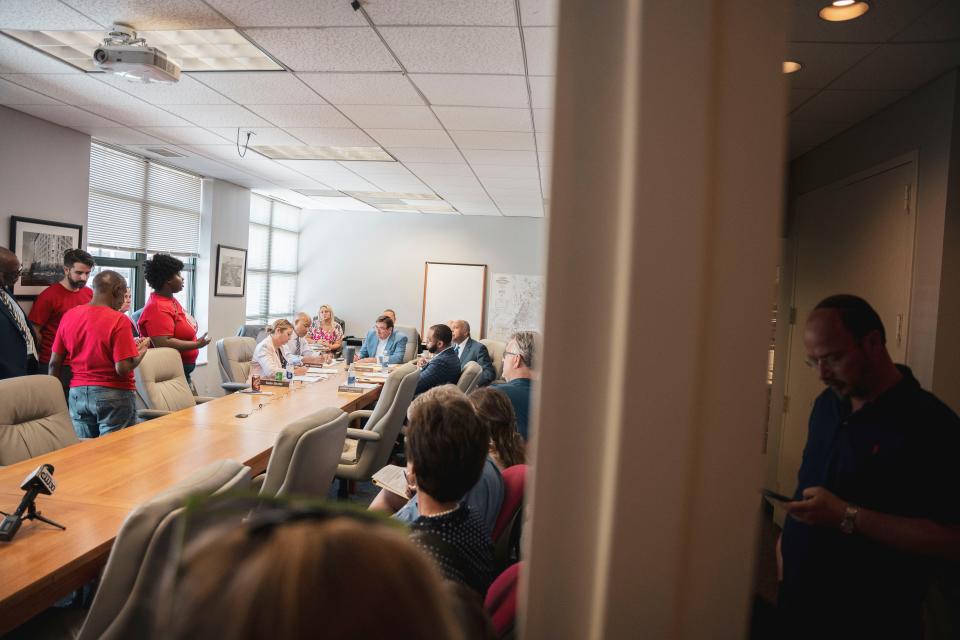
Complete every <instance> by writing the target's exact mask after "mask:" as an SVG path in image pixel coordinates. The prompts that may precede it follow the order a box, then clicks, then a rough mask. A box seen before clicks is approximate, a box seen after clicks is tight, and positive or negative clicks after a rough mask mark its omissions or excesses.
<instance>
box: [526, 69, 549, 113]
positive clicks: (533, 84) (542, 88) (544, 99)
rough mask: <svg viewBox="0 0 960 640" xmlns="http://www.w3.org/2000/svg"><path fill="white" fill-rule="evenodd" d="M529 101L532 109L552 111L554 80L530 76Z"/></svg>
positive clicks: (547, 77) (546, 77)
mask: <svg viewBox="0 0 960 640" xmlns="http://www.w3.org/2000/svg"><path fill="white" fill-rule="evenodd" d="M527 79H528V80H529V81H530V101H531V102H532V105H531V106H532V107H533V108H534V109H553V92H554V80H555V78H553V77H550V76H530V77H529V78H527Z"/></svg>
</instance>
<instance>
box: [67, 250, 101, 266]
mask: <svg viewBox="0 0 960 640" xmlns="http://www.w3.org/2000/svg"><path fill="white" fill-rule="evenodd" d="M78 262H82V263H83V264H85V265H87V266H88V267H90V268H91V269H93V267H94V266H95V265H96V264H97V263H96V262H94V261H93V256H92V255H90V254H89V253H87V252H86V251H84V250H83V249H67V250H66V251H64V252H63V266H65V267H72V266H73V265H75V264H76V263H78Z"/></svg>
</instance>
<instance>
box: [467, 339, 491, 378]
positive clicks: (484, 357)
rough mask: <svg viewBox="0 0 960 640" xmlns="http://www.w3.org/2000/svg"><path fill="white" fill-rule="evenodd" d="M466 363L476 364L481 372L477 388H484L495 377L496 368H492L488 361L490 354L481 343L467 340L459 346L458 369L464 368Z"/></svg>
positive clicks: (489, 360)
mask: <svg viewBox="0 0 960 640" xmlns="http://www.w3.org/2000/svg"><path fill="white" fill-rule="evenodd" d="M468 362H476V363H477V364H478V365H480V367H481V368H482V369H483V371H482V372H481V373H480V380H479V381H478V382H477V386H478V387H485V386H487V385H488V384H490V383H491V382H493V380H494V379H495V378H496V377H497V368H496V367H494V366H493V360H491V359H490V353H489V352H488V351H487V348H486V347H485V346H484V345H483V343H482V342H477V341H476V340H474V339H473V338H467V339H466V340H465V341H464V343H463V344H462V345H460V367H461V368H462V367H464V366H466V364H467V363H468Z"/></svg>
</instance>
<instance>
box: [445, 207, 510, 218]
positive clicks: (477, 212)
mask: <svg viewBox="0 0 960 640" xmlns="http://www.w3.org/2000/svg"><path fill="white" fill-rule="evenodd" d="M456 209H457V211H459V212H460V213H462V214H463V215H465V216H503V214H502V213H500V211H499V210H498V209H497V208H496V207H491V208H489V209H487V208H481V207H474V208H467V209H461V208H460V207H457V208H456Z"/></svg>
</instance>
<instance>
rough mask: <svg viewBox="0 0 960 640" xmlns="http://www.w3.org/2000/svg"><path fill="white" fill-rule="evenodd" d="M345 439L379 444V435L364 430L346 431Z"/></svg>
mask: <svg viewBox="0 0 960 640" xmlns="http://www.w3.org/2000/svg"><path fill="white" fill-rule="evenodd" d="M347 437H348V438H353V439H354V440H364V441H366V442H380V434H379V433H377V432H376V431H367V430H366V429H347Z"/></svg>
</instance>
